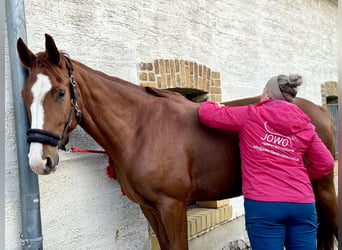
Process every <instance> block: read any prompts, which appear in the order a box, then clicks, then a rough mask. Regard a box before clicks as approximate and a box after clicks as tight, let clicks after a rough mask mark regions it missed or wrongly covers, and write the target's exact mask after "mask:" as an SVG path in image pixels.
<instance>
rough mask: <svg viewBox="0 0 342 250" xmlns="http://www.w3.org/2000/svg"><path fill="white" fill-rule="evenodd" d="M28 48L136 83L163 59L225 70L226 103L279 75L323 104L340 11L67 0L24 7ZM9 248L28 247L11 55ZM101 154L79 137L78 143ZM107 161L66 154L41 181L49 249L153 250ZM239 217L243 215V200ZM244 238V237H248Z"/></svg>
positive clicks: (283, 4) (305, 3)
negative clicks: (145, 68)
mask: <svg viewBox="0 0 342 250" xmlns="http://www.w3.org/2000/svg"><path fill="white" fill-rule="evenodd" d="M25 7H26V20H27V35H28V45H29V47H30V48H31V49H32V50H33V51H34V52H38V51H41V50H43V49H44V33H49V34H50V35H52V36H53V37H54V38H55V41H56V44H57V46H58V47H59V48H60V49H62V50H64V51H65V52H67V53H69V55H70V56H71V57H72V58H73V59H76V60H79V61H81V62H83V63H85V64H87V65H88V66H90V67H93V68H96V69H99V70H101V71H103V72H105V73H107V74H109V75H114V76H118V77H121V78H123V79H125V80H129V81H132V82H134V83H137V82H138V78H137V65H138V63H139V62H142V61H151V60H153V59H156V58H163V59H165V58H178V59H188V60H193V61H197V62H199V63H201V64H205V65H207V66H208V67H210V68H211V69H212V70H213V71H219V72H221V79H222V83H223V86H222V90H223V100H224V101H227V100H231V99H237V98H243V97H248V96H254V95H257V94H259V93H260V92H261V91H262V89H263V86H264V84H265V82H266V81H267V80H268V78H270V77H271V76H273V75H276V74H279V73H291V72H298V73H300V74H302V75H303V77H304V80H305V82H304V85H303V86H302V88H301V90H300V92H299V95H300V96H303V97H306V98H310V99H311V100H313V101H314V102H316V103H320V101H321V97H320V84H322V83H323V82H325V81H329V80H333V81H337V32H336V30H337V5H336V4H334V3H333V2H331V1H329V0H315V1H312V0H301V1H294V0H271V1H270V0H258V1H247V0H243V1H216V0H207V1H204V0H196V1H195V0H188V1H181V0H173V1H166V0H163V1H152V0H144V1H142V0H138V1H119V0H95V1H91V0H82V1H81V0H77V1H76V0H60V1H52V0H46V1H40V0H29V1H26V2H25ZM5 60H6V69H5V71H6V76H5V77H6V78H5V81H6V107H5V111H6V121H5V122H6V137H5V139H6V141H5V144H6V145H5V146H6V152H5V153H6V172H5V180H6V190H5V194H6V249H9V250H12V249H20V240H19V233H20V229H21V225H20V203H19V194H18V192H19V191H18V176H17V166H16V163H17V159H16V147H15V132H14V123H15V122H20V121H14V117H13V106H12V99H11V98H12V93H11V82H10V70H9V68H8V67H9V64H8V61H9V59H8V52H7V50H6V58H5ZM72 144H77V146H79V147H84V148H99V146H98V145H96V144H95V143H94V142H93V141H92V139H91V138H89V137H88V136H87V135H86V134H85V133H84V132H83V131H82V130H81V129H76V131H75V132H73V134H72V141H71V143H70V145H72ZM106 166H107V162H106V158H105V157H103V156H101V155H89V154H64V153H61V163H60V167H59V169H58V170H57V172H56V173H54V174H52V175H50V176H43V177H40V178H39V181H40V191H41V211H42V223H43V234H44V235H43V236H44V248H45V249H120V250H121V249H148V248H149V242H148V232H147V222H146V220H145V218H144V217H143V215H142V213H141V212H140V210H139V207H138V206H137V205H136V204H133V203H132V202H130V201H129V200H128V199H127V198H126V197H123V196H122V195H121V193H120V188H119V186H118V184H117V182H116V181H113V180H110V179H109V178H107V177H106V172H105V167H106ZM237 206H238V207H239V208H237V207H236V209H234V214H235V216H239V215H240V214H241V213H242V212H241V211H242V207H241V202H237ZM242 230H243V229H242Z"/></svg>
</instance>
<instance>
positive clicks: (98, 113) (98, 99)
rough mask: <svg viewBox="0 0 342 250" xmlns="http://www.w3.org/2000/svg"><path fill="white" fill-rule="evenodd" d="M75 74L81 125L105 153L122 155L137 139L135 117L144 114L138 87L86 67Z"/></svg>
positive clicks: (77, 70) (79, 68) (76, 70)
mask: <svg viewBox="0 0 342 250" xmlns="http://www.w3.org/2000/svg"><path fill="white" fill-rule="evenodd" d="M75 72H77V73H75V77H76V82H77V87H78V88H79V90H80V98H79V106H80V109H81V111H82V112H83V117H82V119H81V122H80V126H81V127H82V128H83V129H84V130H85V131H86V132H87V133H88V134H89V135H91V136H92V137H93V138H94V139H95V140H96V141H97V143H99V144H100V145H101V146H102V147H103V148H104V149H105V150H107V151H108V152H111V153H112V154H113V153H114V152H115V154H119V155H120V154H122V153H123V152H124V151H125V150H126V149H127V148H128V147H129V144H130V143H132V141H133V140H134V137H135V134H134V133H135V131H136V126H138V122H137V121H136V115H134V114H138V113H139V112H141V111H139V110H141V108H142V103H141V100H143V99H142V97H140V98H139V94H138V93H139V89H138V87H136V86H131V85H133V84H130V83H127V85H125V83H123V82H124V81H122V80H120V79H117V78H114V77H110V76H107V75H105V74H103V73H101V72H98V71H94V70H91V69H89V68H87V67H83V66H82V65H81V66H79V67H75ZM77 76H78V77H77ZM120 81H122V82H121V83H119V82H120ZM134 87H136V89H135V88H134ZM139 101H140V103H139ZM132 110H134V112H132Z"/></svg>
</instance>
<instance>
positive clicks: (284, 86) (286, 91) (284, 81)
mask: <svg viewBox="0 0 342 250" xmlns="http://www.w3.org/2000/svg"><path fill="white" fill-rule="evenodd" d="M277 81H278V84H279V89H280V91H281V93H282V94H283V96H284V99H285V100H286V101H288V102H293V99H294V98H295V97H296V95H297V87H298V86H300V85H302V83H303V79H302V77H301V76H300V75H298V74H290V75H289V76H287V75H279V76H278V78H277Z"/></svg>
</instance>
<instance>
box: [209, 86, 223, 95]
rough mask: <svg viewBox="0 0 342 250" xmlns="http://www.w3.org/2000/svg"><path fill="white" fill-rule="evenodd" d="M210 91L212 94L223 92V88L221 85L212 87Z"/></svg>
mask: <svg viewBox="0 0 342 250" xmlns="http://www.w3.org/2000/svg"><path fill="white" fill-rule="evenodd" d="M209 91H210V93H211V94H221V88H219V87H210V90H209Z"/></svg>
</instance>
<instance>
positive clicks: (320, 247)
mask: <svg viewBox="0 0 342 250" xmlns="http://www.w3.org/2000/svg"><path fill="white" fill-rule="evenodd" d="M316 207H317V215H318V223H319V225H318V231H317V250H333V249H334V240H335V234H334V231H333V227H332V225H331V223H330V221H329V218H328V217H327V215H326V213H325V212H324V211H323V209H322V208H321V207H320V206H319V204H317V205H316Z"/></svg>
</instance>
